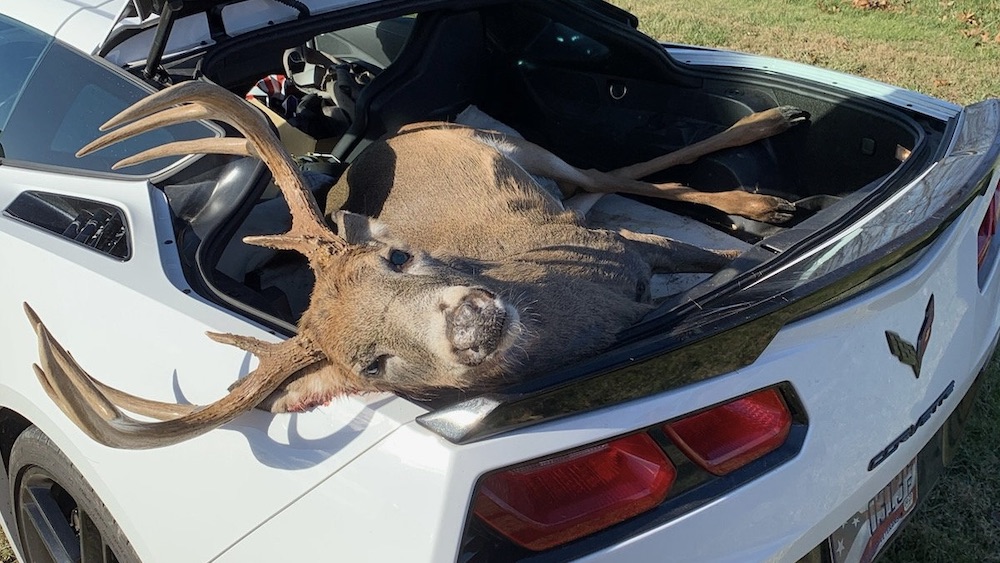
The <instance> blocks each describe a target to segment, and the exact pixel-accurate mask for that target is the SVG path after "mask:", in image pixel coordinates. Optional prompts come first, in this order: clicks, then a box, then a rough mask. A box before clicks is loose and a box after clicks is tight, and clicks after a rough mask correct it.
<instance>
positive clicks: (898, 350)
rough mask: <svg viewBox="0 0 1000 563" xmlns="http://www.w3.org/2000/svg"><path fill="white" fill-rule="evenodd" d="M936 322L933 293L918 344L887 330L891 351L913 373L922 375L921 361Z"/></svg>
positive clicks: (886, 335)
mask: <svg viewBox="0 0 1000 563" xmlns="http://www.w3.org/2000/svg"><path fill="white" fill-rule="evenodd" d="M933 324H934V296H933V295H931V298H930V300H928V301H927V309H926V310H925V311H924V324H923V325H921V327H920V333H919V334H917V345H916V346H914V345H913V344H910V343H909V342H907V341H906V340H904V339H903V337H902V336H900V335H899V334H898V333H895V332H893V331H891V330H887V331H885V339H886V341H887V342H888V343H889V351H890V352H892V355H893V356H896V357H897V358H899V361H900V362H902V363H904V364H906V365H908V366H910V367H911V368H913V375H914V376H916V377H920V363H921V361H923V359H924V352H926V351H927V341H928V340H930V339H931V325H933Z"/></svg>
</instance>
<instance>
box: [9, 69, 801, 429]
mask: <svg viewBox="0 0 1000 563" xmlns="http://www.w3.org/2000/svg"><path fill="white" fill-rule="evenodd" d="M770 114H772V115H768V116H764V119H766V120H770V123H771V124H770V125H769V126H768V127H769V129H768V130H766V131H763V132H756V133H754V132H751V134H750V135H749V136H748V135H747V134H746V131H749V129H750V127H751V126H755V124H757V123H759V121H760V120H761V118H760V116H759V115H758V116H756V117H754V119H751V120H748V123H750V126H747V127H743V128H742V129H740V128H739V127H736V126H734V127H735V130H736V131H737V133H738V134H736V135H734V134H732V133H731V132H727V134H728V136H729V139H728V140H727V139H726V138H723V141H725V142H726V143H733V142H738V143H739V144H743V143H745V142H749V141H750V140H753V139H752V138H751V137H754V136H755V137H756V138H761V137H763V136H768V135H770V134H773V133H775V132H778V131H780V130H784V129H785V128H787V127H788V126H790V125H791V124H794V123H795V122H796V121H797V120H799V119H800V118H801V114H798V113H796V112H793V111H790V110H782V111H777V110H772V111H771V112H770ZM199 119H216V120H220V121H225V122H228V123H229V124H231V125H233V126H234V127H236V128H237V129H238V130H239V131H240V132H241V133H243V135H244V136H245V138H223V139H202V140H195V141H181V142H176V143H172V144H168V145H164V146H160V147H157V148H154V149H150V150H149V151H146V152H144V153H141V154H138V155H135V156H132V157H129V158H127V159H125V160H123V161H121V162H119V163H118V164H117V165H116V167H118V166H127V165H130V164H134V163H138V162H143V161H146V160H151V159H155V158H160V157H163V156H170V155H184V154H191V153H205V152H214V153H222V154H233V155H244V156H252V157H257V158H260V159H261V160H262V161H264V163H265V164H266V165H267V166H268V168H269V169H270V170H271V172H272V174H273V176H274V180H275V182H276V183H277V185H278V187H279V189H280V191H281V193H282V195H283V197H284V198H285V199H286V201H287V202H288V205H289V208H290V211H291V218H292V226H291V228H290V229H289V231H288V232H286V233H284V234H279V235H269V236H254V237H247V238H246V239H245V240H246V242H248V243H250V244H254V245H259V246H264V247H269V248H273V249H283V250H294V251H296V252H299V253H301V254H303V255H304V256H305V257H306V258H307V259H308V262H309V266H310V267H311V269H312V270H313V272H314V274H315V278H316V282H315V286H314V289H313V292H312V295H311V297H310V303H309V307H308V308H307V309H306V311H305V312H304V313H303V315H302V317H301V319H300V320H299V323H298V333H297V334H296V335H295V336H293V337H291V338H289V339H287V340H285V341H283V342H278V343H268V342H264V341H261V340H258V339H255V338H251V337H246V336H237V335H232V334H215V333H209V337H211V338H212V339H214V340H216V341H218V342H222V343H227V344H231V345H233V346H237V347H239V348H241V349H243V350H246V351H248V352H250V353H252V354H254V355H256V356H257V357H258V358H259V365H258V367H257V369H255V370H254V371H253V372H251V373H250V374H248V375H247V376H246V377H244V378H242V379H241V380H239V381H237V382H236V383H235V384H234V385H233V386H232V387H231V389H230V392H229V393H228V394H227V395H226V396H224V397H223V398H221V399H219V400H218V401H217V402H215V403H212V404H210V405H206V406H194V405H178V404H172V403H163V402H158V401H151V400H147V399H142V398H139V397H135V396H133V395H129V394H126V393H124V392H121V391H119V390H116V389H113V388H111V387H108V386H106V385H104V384H102V383H100V382H99V381H97V380H96V379H95V378H93V377H92V376H90V375H89V374H88V373H87V372H86V371H84V369H83V368H82V367H80V366H79V365H78V364H77V363H76V362H75V360H74V359H73V357H72V356H71V355H70V354H69V353H68V352H67V351H66V349H65V348H63V347H62V346H61V345H59V343H58V342H56V340H55V339H54V338H53V337H52V335H51V334H50V333H49V331H48V330H47V329H46V327H45V325H44V324H43V323H42V322H41V320H40V319H39V317H38V316H37V315H36V314H35V312H34V311H32V310H31V308H30V307H29V306H28V305H27V304H25V311H26V313H27V315H28V318H29V321H30V323H31V325H32V326H33V328H34V329H35V331H36V333H37V336H38V341H39V356H40V362H39V365H36V366H35V372H36V374H37V376H38V378H39V381H40V382H41V384H42V386H43V387H44V389H45V391H46V392H47V393H48V394H49V396H50V397H51V398H52V399H53V400H54V401H55V402H56V404H57V405H58V406H59V407H60V408H61V409H62V410H63V411H64V413H65V414H66V415H67V416H69V417H70V418H71V419H72V420H73V421H74V422H75V423H76V424H77V425H78V426H79V427H80V428H81V429H83V431H84V432H86V433H87V434H89V435H90V436H91V437H93V438H94V439H95V440H97V441H99V442H101V443H103V444H106V445H109V446H113V447H121V448H149V447H158V446H163V445H168V444H171V443H175V442H178V441H182V440H185V439H188V438H191V437H194V436H197V435H199V434H201V433H204V432H206V431H208V430H211V429H213V428H216V427H218V426H220V425H222V424H225V423H226V422H228V421H230V420H232V419H233V418H235V417H236V416H238V415H239V414H241V413H243V412H245V411H247V410H249V409H252V408H254V407H255V406H262V407H264V408H268V409H270V410H272V411H275V412H280V411H299V410H304V409H308V408H311V407H313V406H315V405H318V404H322V403H326V402H328V401H330V400H331V399H332V398H333V397H336V396H338V395H343V394H349V393H364V392H374V391H390V392H403V393H407V394H411V395H421V394H426V393H429V392H431V391H433V390H435V389H440V388H447V387H459V388H469V389H483V388H488V387H490V386H493V385H497V384H499V383H502V382H505V381H511V380H512V379H513V378H515V377H523V376H524V375H525V374H530V373H535V372H539V371H543V370H547V369H552V368H553V367H555V366H558V365H563V364H565V363H567V362H571V361H573V360H577V359H580V358H582V357H584V356H587V355H590V354H593V353H595V352H597V351H599V350H601V349H602V348H606V347H607V346H609V345H610V344H612V343H613V341H614V339H615V337H616V334H617V333H618V332H619V331H621V330H622V329H624V328H626V327H628V326H630V325H632V324H633V323H635V322H637V321H638V320H639V319H640V318H641V317H642V316H643V315H644V314H645V313H647V312H648V311H649V310H650V309H651V308H652V305H650V304H649V303H648V291H647V287H648V282H649V278H650V276H651V274H652V272H654V271H663V270H666V271H686V272H715V271H717V270H719V269H721V268H723V267H725V266H726V264H727V263H728V262H729V261H730V260H731V259H732V258H733V256H734V253H733V252H719V251H710V250H705V249H701V248H698V247H695V246H691V245H687V244H684V243H681V242H677V241H673V240H670V239H667V238H664V237H660V236H656V235H648V234H640V233H633V232H630V231H627V230H620V231H618V232H612V231H607V230H597V229H589V228H587V227H586V226H585V224H584V223H583V221H582V219H581V217H580V216H579V215H578V214H577V213H575V212H573V211H567V210H564V209H563V208H562V206H561V205H560V203H559V202H558V201H557V200H556V198H554V197H552V196H550V195H547V194H546V193H544V192H543V191H542V190H540V189H539V188H538V187H537V184H536V183H535V181H534V180H532V178H531V177H530V176H529V172H532V173H536V174H543V175H547V176H550V177H553V178H555V179H557V180H559V181H560V182H561V183H562V184H563V185H564V186H570V185H574V186H580V187H582V188H584V189H586V190H594V191H602V192H603V191H624V192H627V193H644V194H656V195H661V196H665V197H676V198H678V199H689V200H691V199H693V200H696V201H704V200H705V199H706V198H708V199H710V200H711V202H712V203H713V204H719V205H720V206H722V207H729V208H730V209H731V210H734V211H744V210H745V208H746V207H747V205H748V204H749V205H750V206H756V207H757V208H756V209H755V210H753V211H752V214H754V215H756V216H761V217H771V216H773V214H775V213H781V210H782V208H783V205H785V204H784V203H783V202H782V201H781V200H776V199H775V198H765V197H764V196H759V197H752V196H753V194H742V195H739V196H735V197H730V196H722V197H721V201H717V200H716V199H714V198H713V196H706V195H704V194H700V193H697V192H694V191H693V190H689V189H686V188H682V187H678V186H666V187H657V186H654V185H652V184H646V183H643V182H639V181H636V180H632V179H630V178H628V176H630V175H643V174H645V173H647V170H645V169H643V170H642V171H640V172H633V171H629V170H624V171H618V172H617V173H610V174H605V173H600V172H596V171H583V170H578V169H576V168H573V167H571V166H569V165H567V164H565V163H564V162H562V161H561V160H559V159H558V158H556V157H554V156H553V155H551V153H548V152H547V151H545V150H544V149H541V148H539V147H537V146H535V145H532V144H531V143H528V142H526V141H521V140H515V139H509V138H505V137H503V136H499V135H496V134H493V133H488V132H482V131H478V130H474V129H468V128H463V127H455V126H452V125H448V124H443V123H435V124H419V125H415V126H410V127H408V128H406V129H405V130H404V131H403V132H402V133H400V134H398V135H396V136H393V137H390V138H388V139H386V140H383V141H379V142H376V143H374V144H373V145H372V146H370V147H369V148H368V149H366V151H364V152H363V153H362V155H361V156H359V157H358V159H357V160H356V162H354V163H353V164H352V166H351V167H350V169H349V170H350V172H349V173H348V174H347V175H346V178H345V179H344V180H343V181H345V182H348V183H349V184H350V186H351V187H352V192H351V196H350V199H349V205H348V207H349V208H351V209H354V210H355V211H362V212H364V213H365V215H362V214H359V213H352V212H350V211H337V212H335V213H331V219H332V220H331V223H329V224H328V223H327V222H326V221H325V220H324V217H323V215H322V214H321V213H320V210H319V208H318V206H317V204H316V203H315V201H314V199H313V197H312V195H311V194H310V192H309V191H308V190H307V189H306V188H305V185H304V182H303V179H302V177H301V175H300V173H299V171H298V168H297V167H296V165H295V163H294V161H293V160H292V159H291V157H290V156H289V155H288V154H287V152H285V150H284V149H283V148H282V146H281V145H280V142H279V141H278V139H277V137H276V136H275V135H274V133H273V132H272V129H271V127H270V124H269V123H268V122H267V121H266V119H265V118H264V117H263V116H262V115H261V114H260V113H258V112H257V111H255V110H254V109H252V108H251V107H250V106H249V105H247V104H246V103H244V102H243V101H242V100H240V99H239V98H238V97H236V96H234V95H232V94H230V93H229V92H227V91H225V90H223V89H221V88H219V87H216V86H213V85H211V84H208V83H204V82H194V81H192V82H185V83H182V84H179V85H176V86H173V87H171V88H167V89H165V90H163V91H161V92H159V93H157V94H155V95H152V96H150V97H148V98H146V99H144V100H142V101H140V102H138V103H136V104H135V105H133V106H132V107H131V108H129V109H127V110H125V111H124V112H122V113H121V114H119V115H118V116H116V117H114V118H112V119H111V120H110V121H108V122H107V123H106V124H105V125H104V126H103V127H102V130H107V129H109V128H114V127H119V126H120V128H118V129H116V130H114V131H112V132H110V133H107V134H106V135H104V136H103V137H101V138H99V139H97V140H95V141H94V142H92V143H90V144H89V145H87V146H86V147H84V148H83V149H81V151H80V154H86V153H88V152H90V151H94V150H98V149H100V148H102V147H104V146H107V145H109V144H112V143H115V142H117V141H120V140H122V139H125V138H128V137H130V136H133V135H136V134H138V133H141V132H144V131H148V130H151V129H154V128H157V127H162V126H164V125H168V124H173V123H179V122H183V121H191V120H199ZM741 130H742V131H744V132H743V133H739V131H741ZM730 131H733V130H730ZM724 135H726V134H724ZM734 138H735V141H734V140H733V139H734ZM748 139H749V140H748ZM713 146H715V145H713ZM497 147H500V148H501V149H502V150H498V149H497ZM682 157H683V158H685V159H686V158H693V157H692V156H691V154H688V155H682ZM675 158H676V157H675ZM747 196H751V197H747ZM375 216H377V218H374V217H375ZM529 359H530V362H528V360H529ZM124 411H129V412H133V413H137V414H140V415H144V416H149V417H152V418H156V419H159V421H157V422H142V421H138V420H136V419H133V418H131V417H130V416H129V415H128V414H125V412H124Z"/></svg>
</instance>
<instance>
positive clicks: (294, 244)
mask: <svg viewBox="0 0 1000 563" xmlns="http://www.w3.org/2000/svg"><path fill="white" fill-rule="evenodd" d="M178 104H179V105H178ZM199 119H214V120H217V121H224V122H226V123H228V124H230V125H232V126H233V127H235V128H236V129H237V130H238V131H239V132H240V133H242V134H243V135H244V137H246V138H245V139H234V138H221V139H220V138H211V139H195V140H192V141H175V142H172V143H167V144H165V145H160V146H157V147H154V148H152V149H149V150H147V151H143V152H141V153H139V154H136V155H133V156H130V157H128V158H125V159H122V160H120V161H118V162H117V163H115V165H114V167H113V168H115V169H118V168H121V167H124V166H131V165H134V164H139V163H142V162H147V161H149V160H155V159H157V158H162V157H165V156H179V155H187V154H200V153H218V154H233V155H242V156H252V157H256V158H259V159H261V160H262V161H264V164H266V165H267V167H268V169H270V170H271V174H272V175H273V176H274V181H275V183H276V184H277V185H278V188H279V189H280V190H281V195H282V196H284V198H285V200H286V201H287V202H288V208H289V210H290V211H291V214H292V228H291V229H289V231H288V232H287V233H284V234H281V235H269V236H255V237H247V238H245V239H244V241H245V242H247V243H250V244H256V245H258V246H266V247H269V248H275V249H283V250H295V251H297V252H300V253H302V254H304V255H305V256H306V257H308V258H309V260H310V262H313V261H314V260H316V259H321V258H320V257H321V256H322V255H324V254H329V253H331V252H332V253H338V252H342V251H343V250H344V248H346V247H347V243H346V242H345V241H344V239H343V238H341V237H338V236H337V235H336V234H334V233H333V232H332V231H330V229H329V228H327V226H326V223H325V222H324V220H323V214H322V213H321V212H320V209H319V206H318V205H317V204H316V200H315V199H313V197H312V193H311V192H310V191H309V190H308V189H307V188H306V185H305V182H304V181H303V180H302V176H301V175H300V174H299V171H298V168H297V167H296V165H295V163H294V162H293V161H292V159H291V157H290V156H289V155H288V153H287V152H286V151H285V150H284V148H282V146H281V142H280V141H279V140H278V137H277V136H276V135H275V134H274V132H273V131H272V130H271V127H270V124H269V123H268V121H267V119H266V118H265V117H264V115H263V114H261V113H260V112H259V111H257V110H255V109H253V108H252V107H251V106H250V105H249V104H247V103H246V102H245V101H244V100H242V99H240V98H239V97H237V96H236V95H234V94H232V93H231V92H229V91H228V90H225V89H223V88H221V87H219V86H216V85H214V84H210V83H208V82H199V81H189V82H182V83H180V84H175V85H174V86H171V87H169V88H166V89H164V90H161V91H160V92H157V93H156V94H153V95H152V96H149V97H147V98H143V99H142V100H140V101H138V102H136V103H135V104H133V105H132V106H130V107H128V108H126V109H125V110H124V111H122V112H121V113H119V114H118V115H116V116H114V117H112V118H111V119H109V120H108V121H107V122H106V123H105V124H104V125H102V126H101V131H107V130H108V129H112V128H114V127H119V126H121V127H119V128H118V129H116V130H115V131H112V132H110V133H107V134H105V135H104V136H102V137H99V138H98V139H95V140H94V141H92V142H90V143H89V144H87V145H86V146H85V147H83V148H82V149H80V150H79V152H77V153H76V155H77V156H78V157H80V156H85V155H87V154H90V153H92V152H94V151H96V150H99V149H102V148H104V147H107V146H109V145H112V144H114V143H117V142H119V141H122V140H125V139H128V138H130V137H134V136H136V135H139V134H141V133H145V132H146V131H150V130H152V129H157V128H160V127H164V126H167V125H173V124H177V123H184V122H187V121H196V120H199ZM314 265H315V264H314Z"/></svg>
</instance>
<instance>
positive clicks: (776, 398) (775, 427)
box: [663, 389, 792, 475]
mask: <svg viewBox="0 0 1000 563" xmlns="http://www.w3.org/2000/svg"><path fill="white" fill-rule="evenodd" d="M791 426H792V415H791V413H790V412H789V410H788V406H787V405H785V401H784V400H783V399H782V398H781V395H780V394H778V392H777V391H776V390H774V389H765V390H764V391H758V392H756V393H754V394H752V395H747V396H746V397H743V398H742V399H737V400H735V401H732V402H730V403H726V404H724V405H719V406H717V407H713V408H711V409H709V410H707V411H704V412H700V413H698V414H696V415H693V416H689V417H686V418H683V419H681V420H678V421H676V422H671V423H669V424H664V425H663V430H664V432H666V433H667V436H669V437H670V439H671V440H673V441H674V443H675V444H677V447H679V448H680V449H681V450H682V451H683V452H684V453H685V454H687V456H688V457H690V458H691V459H692V460H693V461H694V462H695V463H697V464H698V465H700V466H701V467H702V468H704V469H705V470H706V471H708V472H710V473H712V474H714V475H725V474H727V473H729V472H731V471H733V470H734V469H738V468H740V467H742V466H744V465H746V464H748V463H750V462H751V461H753V460H755V459H758V458H760V457H761V456H763V455H765V454H767V453H769V452H772V451H774V450H775V449H777V448H778V446H780V445H781V444H783V443H784V442H785V438H787V437H788V431H789V429H790V428H791Z"/></svg>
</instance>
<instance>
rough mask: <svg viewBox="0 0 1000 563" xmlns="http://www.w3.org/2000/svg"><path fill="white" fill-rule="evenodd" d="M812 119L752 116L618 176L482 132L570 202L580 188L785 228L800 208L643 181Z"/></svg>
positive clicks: (787, 114) (781, 113)
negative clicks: (553, 183) (676, 203)
mask: <svg viewBox="0 0 1000 563" xmlns="http://www.w3.org/2000/svg"><path fill="white" fill-rule="evenodd" d="M807 118H808V114H807V113H805V112H803V111H802V110H799V109H796V108H792V107H789V106H783V107H780V108H774V109H770V110H767V111H763V112H758V113H755V114H752V115H750V116H747V117H745V118H743V119H741V120H740V121H738V122H736V123H735V124H734V125H733V126H732V127H730V128H729V129H726V130H725V131H723V132H722V133H719V134H717V135H714V136H712V137H709V138H708V139H705V140H703V141H700V142H698V143H695V144H693V145H690V146H688V147H684V148H682V149H680V150H678V151H675V152H673V153H670V154H668V155H664V156H661V157H657V158H654V159H652V160H650V161H647V162H642V163H638V164H635V165H632V166H628V167H625V168H619V169H618V170H614V171H612V172H601V171H599V170H593V169H589V170H583V169H580V168H576V167H575V166H572V165H570V164H569V163H567V162H566V161H564V160H562V159H561V158H559V157H558V156H556V155H554V154H552V153H551V152H549V151H547V150H545V149H544V148H542V147H540V146H538V145H536V144H534V143H532V142H530V141H527V140H525V139H519V138H514V137H506V136H500V135H499V134H497V133H491V132H479V133H477V134H478V135H480V137H481V138H482V139H483V140H484V141H485V142H487V143H489V144H492V145H494V146H497V147H498V148H499V149H500V150H501V151H502V152H503V153H504V154H505V155H506V156H507V157H508V158H510V159H511V160H513V161H514V162H516V163H517V164H518V165H520V166H521V167H522V168H524V169H525V170H526V171H527V172H528V173H530V174H535V175H538V176H545V177H548V178H553V179H555V180H557V181H558V182H559V186H560V190H561V191H562V193H563V196H564V197H568V196H569V195H571V194H572V193H573V192H574V191H575V189H576V188H582V189H583V190H584V191H587V192H593V193H628V194H634V195H646V196H652V197H659V198H663V199H669V200H674V201H685V202H691V203H700V204H703V205H709V206H711V207H715V208H716V209H719V210H721V211H723V212H725V213H727V214H730V215H740V216H743V217H748V218H750V219H753V220H756V221H764V222H768V223H781V222H784V221H787V220H789V219H790V218H791V217H792V212H793V211H794V210H795V207H794V206H793V205H792V204H791V203H789V202H787V201H785V200H784V199H781V198H778V197H774V196H768V195H763V194H754V193H749V192H745V191H743V190H731V191H726V192H702V191H699V190H695V189H693V188H689V187H687V186H683V185H681V184H676V183H667V184H652V183H649V182H643V181H640V180H638V179H637V178H641V177H644V176H648V175H649V174H652V173H654V172H658V171H661V170H665V169H667V168H670V167H671V166H676V165H678V164H683V163H686V162H693V161H694V160H697V159H698V158H700V157H701V156H704V155H706V154H709V153H712V152H715V151H717V150H721V149H724V148H730V147H736V146H741V145H745V144H748V143H752V142H754V141H757V140H760V139H763V138H766V137H769V136H772V135H775V134H777V133H780V132H782V131H785V130H787V129H789V128H790V127H792V126H794V125H796V124H798V123H801V122H802V121H804V120H805V119H807Z"/></svg>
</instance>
